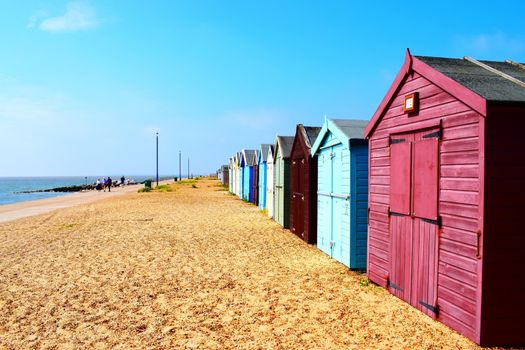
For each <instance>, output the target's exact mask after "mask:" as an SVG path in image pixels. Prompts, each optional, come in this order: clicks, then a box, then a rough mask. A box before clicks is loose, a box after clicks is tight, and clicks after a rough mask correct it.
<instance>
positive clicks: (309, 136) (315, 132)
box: [299, 124, 322, 148]
mask: <svg viewBox="0 0 525 350" xmlns="http://www.w3.org/2000/svg"><path fill="white" fill-rule="evenodd" d="M299 125H300V126H299V128H300V129H301V131H302V133H303V136H304V140H305V141H306V145H307V146H308V148H312V145H313V144H314V143H315V140H316V139H317V136H319V132H321V129H322V128H321V127H320V126H304V125H302V124H299Z"/></svg>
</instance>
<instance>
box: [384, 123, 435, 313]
mask: <svg viewBox="0 0 525 350" xmlns="http://www.w3.org/2000/svg"><path fill="white" fill-rule="evenodd" d="M440 135H441V133H440V131H439V129H435V130H425V131H420V132H415V133H411V134H404V135H396V136H393V137H391V140H390V143H391V146H390V164H391V165H390V166H391V168H390V169H391V175H390V178H391V180H390V186H391V190H390V235H391V271H390V276H389V290H390V291H391V292H392V293H393V294H394V295H397V296H398V297H400V298H402V299H403V300H405V301H407V302H409V303H410V304H412V305H413V306H415V307H416V308H418V309H419V310H421V311H423V312H424V313H426V314H427V315H429V316H432V317H437V316H438V314H439V308H438V306H437V277H438V276H437V273H438V244H439V243H438V230H439V226H440V224H441V220H440V218H439V215H438V203H439V199H438V193H439V137H440Z"/></svg>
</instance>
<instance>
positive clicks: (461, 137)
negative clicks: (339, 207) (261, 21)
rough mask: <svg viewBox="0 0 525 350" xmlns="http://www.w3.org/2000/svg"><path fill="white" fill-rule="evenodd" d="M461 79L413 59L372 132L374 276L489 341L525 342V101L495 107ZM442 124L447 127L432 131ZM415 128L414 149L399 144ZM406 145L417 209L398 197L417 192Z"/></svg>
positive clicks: (460, 328) (495, 343) (371, 244)
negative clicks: (408, 108) (406, 103)
mask: <svg viewBox="0 0 525 350" xmlns="http://www.w3.org/2000/svg"><path fill="white" fill-rule="evenodd" d="M458 85H459V83H457V82H451V81H450V80H449V79H443V74H442V73H440V72H437V71H434V70H433V69H432V68H431V67H429V66H427V65H423V64H422V62H417V61H416V59H415V58H414V59H412V58H409V57H407V60H406V61H405V64H404V65H403V67H402V69H401V71H400V72H399V74H398V78H396V81H395V82H394V84H393V85H392V87H391V88H390V89H389V92H388V93H387V96H385V99H384V100H383V102H382V103H381V105H380V107H379V108H378V111H377V112H376V114H375V115H374V118H373V119H372V121H371V122H370V124H369V125H368V127H367V129H366V132H367V135H368V137H369V160H370V164H369V183H370V186H369V223H368V235H369V239H368V263H367V274H368V277H369V278H370V279H371V280H372V281H374V282H375V283H377V284H379V285H382V286H384V287H386V288H387V289H388V290H389V291H390V292H391V293H392V294H394V295H396V296H398V297H399V298H401V299H403V300H405V301H407V302H408V303H410V304H411V305H413V306H414V307H416V308H418V309H419V310H421V311H422V312H424V313H426V314H427V315H429V316H431V317H434V318H436V319H437V320H439V321H441V322H443V323H444V324H446V325H448V326H450V327H452V328H454V329H455V330H457V331H458V332H460V333H461V334H463V335H465V336H466V337H468V338H470V339H471V340H473V341H474V342H476V343H478V344H480V345H483V346H502V345H506V346H524V345H525V333H524V332H523V327H522V326H521V324H522V322H521V321H522V315H523V313H524V312H525V303H523V302H521V300H522V299H523V298H522V295H521V294H522V291H523V289H524V288H525V282H523V281H524V280H523V278H520V277H521V276H522V275H523V250H522V247H523V245H524V244H525V238H524V237H525V236H524V235H523V234H522V231H523V230H522V229H521V225H520V222H519V221H518V220H519V218H521V217H522V216H523V213H522V212H523V211H522V210H521V202H520V201H521V198H522V197H523V195H525V193H523V192H525V189H524V188H525V187H524V186H523V184H522V175H521V174H522V173H523V169H525V166H524V164H525V153H523V148H524V146H525V145H524V143H525V139H524V138H523V137H522V136H521V130H522V129H523V127H524V126H525V122H524V121H523V120H524V119H523V118H520V117H519V116H523V115H525V106H524V105H523V104H521V105H517V104H515V105H512V106H511V105H496V104H495V103H493V102H490V101H485V100H484V99H482V98H481V97H479V96H477V95H476V96H474V95H475V94H473V93H472V92H471V91H470V90H468V89H466V88H465V87H462V86H458ZM411 92H420V109H419V112H418V113H416V114H413V115H409V114H406V113H403V111H402V102H401V101H402V98H403V96H404V95H405V94H406V93H411ZM509 126H510V127H509ZM432 131H441V135H439V136H438V137H435V138H425V137H424V136H425V135H428V134H429V133H431V132H432ZM402 134H404V135H402ZM407 135H408V138H410V141H409V142H414V145H412V146H410V147H409V146H400V145H399V144H395V143H394V144H392V145H391V144H390V141H391V140H392V139H395V138H399V137H400V136H403V137H404V136H407ZM396 147H405V148H406V149H410V151H411V152H412V154H410V156H409V158H410V160H411V165H410V167H411V174H410V176H409V179H410V191H409V195H408V201H409V206H408V208H409V209H410V210H409V211H407V210H406V208H407V207H406V205H404V206H403V205H401V208H403V209H399V207H400V206H399V203H396V200H395V199H393V198H395V197H396V196H398V195H399V196H401V195H402V193H403V192H404V193H406V192H407V191H404V190H403V191H400V190H399V186H404V187H406V186H405V185H402V184H403V183H404V184H406V180H407V177H406V176H403V175H402V174H405V173H406V166H405V165H404V164H405V163H407V162H403V161H402V159H401V158H400V157H399V154H398V153H399V152H397V150H398V149H397V148H396ZM401 153H403V152H401ZM394 187H396V188H394ZM404 200H407V199H406V198H405V199H404ZM394 209H396V210H394ZM396 212H402V213H400V214H405V213H408V212H410V214H409V215H401V216H398V215H392V214H394V213H396ZM389 213H390V215H389ZM429 220H430V221H429ZM432 220H434V221H432ZM439 221H441V225H439ZM502 280H504V281H508V283H509V284H511V285H512V287H511V288H502V287H501V281H502ZM396 287H398V288H396ZM428 306H433V307H435V309H432V308H429V307H428Z"/></svg>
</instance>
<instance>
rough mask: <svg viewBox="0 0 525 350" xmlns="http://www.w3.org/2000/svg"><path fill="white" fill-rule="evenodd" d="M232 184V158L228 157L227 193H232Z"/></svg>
mask: <svg viewBox="0 0 525 350" xmlns="http://www.w3.org/2000/svg"><path fill="white" fill-rule="evenodd" d="M233 183H234V176H233V157H230V158H229V159H228V191H229V192H230V193H232V192H233Z"/></svg>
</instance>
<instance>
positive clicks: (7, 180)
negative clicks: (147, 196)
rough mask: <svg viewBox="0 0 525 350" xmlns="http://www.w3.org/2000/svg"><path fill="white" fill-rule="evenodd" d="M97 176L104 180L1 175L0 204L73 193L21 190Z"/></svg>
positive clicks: (90, 181)
mask: <svg viewBox="0 0 525 350" xmlns="http://www.w3.org/2000/svg"><path fill="white" fill-rule="evenodd" d="M121 176H122V175H120V176H115V177H113V176H111V178H112V179H113V180H114V181H116V180H120V178H121ZM97 178H100V179H101V180H102V177H95V176H58V177H57V176H54V177H0V205H4V204H11V203H17V202H25V201H32V200H36V199H44V198H51V197H58V196H67V195H69V194H71V192H35V193H20V192H23V191H33V190H45V189H51V188H56V187H64V186H74V185H85V184H93V183H95V182H96V181H97ZM154 178H155V176H147V175H137V176H126V179H133V180H135V181H136V182H142V181H144V180H146V179H154ZM162 178H163V179H164V178H168V177H165V176H163V177H162Z"/></svg>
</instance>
